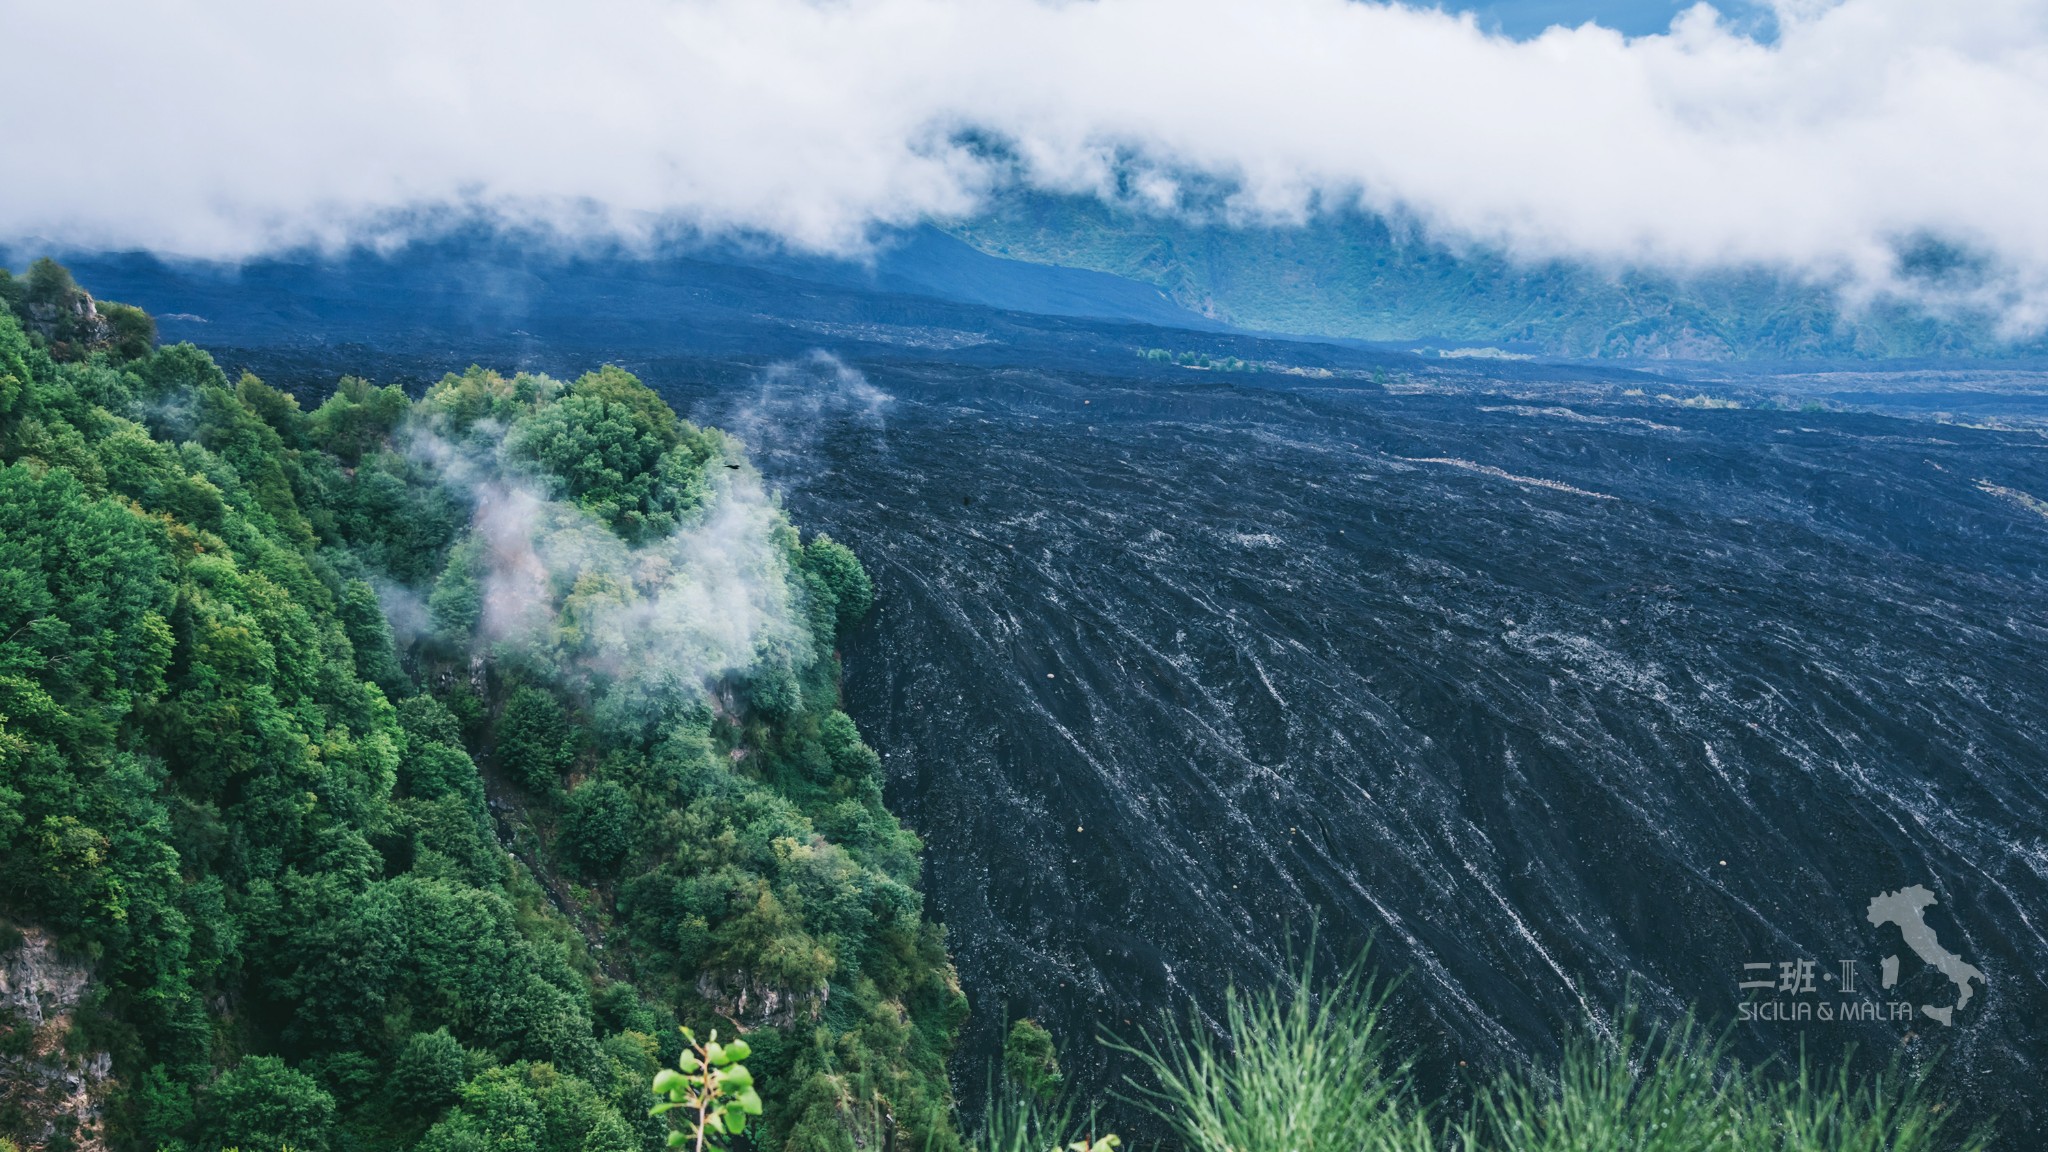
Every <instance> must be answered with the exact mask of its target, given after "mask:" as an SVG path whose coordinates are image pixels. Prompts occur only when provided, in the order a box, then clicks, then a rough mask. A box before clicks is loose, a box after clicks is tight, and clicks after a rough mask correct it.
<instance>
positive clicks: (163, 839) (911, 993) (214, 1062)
mask: <svg viewBox="0 0 2048 1152" xmlns="http://www.w3.org/2000/svg"><path fill="white" fill-rule="evenodd" d="M0 289H4V291H0V295H4V297H5V301H4V302H5V303H6V305H7V307H6V308H5V309H0V874H4V875H6V876H7V877H8V881H9V882H8V883H7V884H6V885H5V887H4V889H0V917H5V918H6V919H9V920H13V921H16V922H19V923H23V924H35V925H39V926H42V927H44V928H47V929H49V930H51V931H53V932H55V933H58V934H59V935H60V937H61V939H62V940H63V942H64V943H65V945H66V946H67V947H69V948H72V949H75V950H78V951H80V952H81V953H83V954H86V955H89V956H90V957H92V958H93V966H94V973H95V980H96V985H97V986H98V987H99V988H100V989H101V994H100V995H99V996H98V997H97V999H96V1000H95V1001H94V1005H95V1006H94V1007H93V1008H92V1009H91V1013H90V1019H88V1020H86V1021H84V1022H83V1025H82V1026H83V1027H84V1029H85V1034H86V1035H88V1036H89V1037H90V1038H91V1043H93V1044H94V1045H97V1046H99V1047H102V1048H105V1049H107V1050H109V1051H111V1053H112V1055H113V1058H114V1070H115V1075H116V1077H117V1083H118V1084H119V1085H120V1086H121V1090H120V1093H119V1096H118V1097H117V1098H116V1099H115V1100H114V1101H112V1103H111V1108H110V1120H111V1124H112V1133H113V1138H114V1140H115V1142H116V1144H117V1145H118V1146H120V1147H123V1148H129V1147H133V1148H144V1147H150V1148H164V1149H170V1150H173V1152H180V1150H188V1152H210V1150H211V1149H213V1148H217V1147H220V1146H224V1145H239V1146H240V1147H241V1148H243V1149H245V1150H251V1149H257V1148H273V1149H274V1148H276V1147H278V1146H279V1145H281V1144H283V1143H287V1142H288V1143H289V1144H290V1145H291V1146H292V1147H294V1148H298V1149H306V1150H309V1152H342V1150H344V1149H346V1150H349V1152H356V1150H364V1152H373V1150H381V1149H398V1148H404V1147H412V1146H420V1147H431V1148H433V1149H436V1150H442V1149H447V1150H454V1149H460V1150H462V1152H470V1150H472V1149H478V1150H480V1149H483V1148H486V1147H489V1148H493V1149H507V1150H513V1149H519V1150H523V1149H529V1148H530V1149H533V1150H535V1152H557V1150H560V1152H614V1150H616V1152H628V1150H631V1149H637V1148H650V1149H651V1148H653V1147H658V1146H659V1140H660V1136H661V1130H660V1129H659V1127H658V1126H657V1125H655V1124H654V1123H653V1122H652V1121H650V1120H649V1119H648V1118H647V1116H646V1114H645V1106H646V1104H647V1102H648V1097H647V1083H648V1077H649V1076H650V1075H651V1073H652V1071H653V1069H654V1068H655V1067H656V1065H657V1062H658V1061H660V1060H662V1059H664V1058H669V1059H672V1058H673V1057H674V1056H675V1054H676V1052H677V1051H678V1048H677V1045H678V1044H679V1039H678V1037H677V1034H676V1031H675V1029H676V1026H677V1024H678V1023H691V1024H693V1025H696V1026H698V1027H700V1028H708V1027H710V1026H715V1025H716V1026H724V1027H727V1028H731V1027H733V1026H734V1025H735V1024H737V1025H739V1026H741V1027H743V1028H745V1029H746V1030H747V1033H748V1035H749V1038H750V1039H751V1040H755V1041H756V1043H755V1044H754V1047H755V1049H756V1052H757V1053H758V1055H757V1056H756V1057H755V1059H754V1061H753V1063H754V1065H755V1067H756V1068H757V1070H758V1071H759V1072H760V1073H761V1074H762V1079H763V1083H764V1084H765V1085H767V1086H769V1088H770V1091H769V1092H768V1097H769V1099H768V1109H767V1115H766V1116H765V1117H764V1119H765V1121H766V1127H765V1129H764V1130H763V1131H762V1132H761V1135H760V1137H759V1140H758V1141H757V1144H756V1146H757V1147H758V1146H762V1143H761V1142H765V1143H767V1144H776V1145H782V1146H787V1147H791V1148H802V1149H820V1150H823V1149H833V1150H838V1152H851V1149H853V1148H854V1147H855V1146H856V1144H857V1143H859V1144H861V1145H863V1146H864V1145H865V1144H866V1142H867V1141H868V1140H870V1139H875V1138H881V1137H886V1138H888V1139H892V1140H899V1139H908V1140H914V1141H915V1142H916V1146H917V1147H920V1148H933V1149H938V1150H941V1152H942V1150H943V1149H946V1148H949V1147H955V1146H957V1137H956V1136H955V1135H954V1129H953V1126H952V1121H951V1119H950V1104H951V1100H950V1093H949V1090H948V1088H947V1083H946V1079H945V1070H944V1060H945V1057H946V1053H947V1051H948V1049H949V1048H950V1045H951V1043H952V1038H953V1036H954V1034H955V1032H956V1030H957V1028H958V1025H959V1023H960V1021H961V1019H962V1017H963V1015H964V1013H965V1002H964V1000H963V999H962V997H961V995H960V992H959V989H958V986H957V983H956V981H955V980H954V978H953V976H952V972H951V968H950V965H949V964H948V962H947V959H946V955H945V949H944V944H943V940H942V938H941V936H940V933H939V931H938V930H937V929H936V927H935V926H933V925H932V924H931V923H930V922H928V921H927V920H925V919H924V918H923V915H922V901H921V898H920V896H919V893H918V892H917V890H916V884H917V860H918V853H919V845H918V842H917V840H916V838H915V837H914V836H912V835H911V834H910V833H909V832H908V831H906V830H904V829H903V828H902V827H901V826H900V825H899V824H898V823H897V822H896V820H895V819H894V817H892V816H891V815H890V814H889V813H888V811H887V810H886V809H885V808H884V807H883V804H882V798H881V773H880V763H879V761H878V760H877V758H876V757H875V754H874V753H873V751H871V750H870V749H869V748H867V746H866V745H865V744H864V743H862V741H861V739H860V735H859V733H858V732H857V731H856V729H855V728H854V725H853V723H852V722H851V720H850V719H848V718H847V717H846V715H845V714H844V713H842V712H840V711H839V710H838V709H837V707H836V701H837V699H838V691H837V679H838V668H837V662H836V658H835V657H834V656H833V650H834V646H835V645H834V641H835V637H836V636H837V635H838V634H839V632H841V631H842V630H844V629H846V628H849V627H852V626H854V625H855V624H856V622H857V621H858V620H859V619H860V617H861V616H862V614H863V613H864V612H865V611H866V610H867V608H868V606H869V604H870V603H871V601H872V597H873V590H872V588H871V586H870V585H869V583H868V581H867V577H866V575H865V574H864V573H863V572H861V570H860V565H859V562H858V561H857V560H856V559H855V558H854V556H853V554H852V553H851V552H850V551H848V550H847V549H846V548H844V547H843V546H841V545H839V544H836V543H833V542H832V541H830V540H828V539H826V538H824V537H817V538H815V539H813V540H811V541H810V542H808V543H804V542H802V541H801V539H800V538H799V536H798V535H797V533H796V532H795V531H794V530H793V529H790V528H789V527H788V526H787V525H786V523H780V522H779V521H778V524H779V526H778V527H775V528H774V529H773V531H771V532H770V533H769V534H768V536H767V537H766V539H767V540H768V542H769V543H768V545H767V546H768V547H770V548H772V549H773V550H775V555H776V556H777V557H778V559H777V564H776V565H775V566H773V567H771V568H769V569H764V571H776V572H782V573H785V574H786V575H785V577H784V578H786V579H787V581H788V584H789V587H788V590H787V593H788V600H789V603H791V604H792V605H794V606H795V611H796V612H797V613H798V614H799V615H800V616H801V617H802V620H801V624H802V625H803V626H805V627H807V628H808V630H809V632H810V642H809V643H807V644H805V645H801V646H796V647H792V648H789V649H788V651H787V652H785V653H784V654H783V655H782V656H780V657H778V658H777V660H778V661H779V662H775V663H772V666H770V665H764V668H765V669H766V671H760V672H750V671H748V670H741V671H740V672H737V673H735V674H734V675H733V676H732V677H731V678H730V679H729V680H728V681H727V682H723V683H710V684H701V685H694V686H692V685H677V686H675V690H676V691H677V692H678V693H680V695H679V696H678V697H677V699H676V701H674V704H673V707H670V708H668V709H666V710H664V711H663V712H662V713H661V716H663V717H665V719H663V720H662V721H661V722H660V723H659V724H639V725H623V724H616V723H607V722H603V721H601V719H600V717H601V716H603V715H604V710H605V707H606V702H605V698H604V696H603V692H604V687H603V683H604V682H603V679H602V678H601V677H599V678H592V677H587V676H586V677H584V678H582V679H575V678H564V677H561V676H558V675H556V674H555V673H556V672H558V671H559V668H558V667H556V666H554V665H551V664H550V663H549V661H548V660H547V659H544V658H541V657H540V656H537V655H533V654H528V653H522V652H521V651H519V650H518V649H517V647H516V646H514V645H511V644H509V643H508V642H505V641H503V639H502V638H493V637H491V636H487V635H485V634H484V633H483V632H481V631H480V629H481V628H482V627H483V624H484V621H485V615H486V613H485V608H486V605H487V603H488V602H489V599H488V598H489V596H490V595H491V593H492V589H493V587H494V585H493V583H492V581H493V570H492V567H491V565H492V564H493V563H494V562H495V561H494V560H493V553H492V552H491V549H490V547H489V546H488V544H487V543H486V542H485V541H484V540H483V539H481V538H480V537H479V535H478V534H477V533H476V532H474V531H472V522H473V519H474V517H475V514H476V511H477V501H478V499H479V496H478V490H477V488H476V487H475V486H474V485H473V484H470V483H468V482H467V481H466V480H465V479H464V472H463V468H464V466H465V462H472V463H473V462H476V461H483V462H486V463H488V464H489V465H490V466H491V467H503V468H511V469H518V470H520V471H519V473H518V474H519V475H521V476H526V477H529V478H531V479H532V481H533V482H534V483H536V484H538V485H539V486H540V487H541V488H542V489H543V490H544V493H545V494H546V495H547V496H550V497H552V498H554V499H557V500H560V501H563V502H565V504H566V505H570V506H573V507H575V508H577V509H580V510H581V513H582V514H584V515H587V517H589V518H590V519H591V520H592V521H594V522H595V523H597V524H599V525H602V528H601V529H600V531H603V532H608V533H610V534H611V535H612V537H613V543H612V544H611V545H609V547H613V548H624V549H628V550H629V551H630V550H631V549H633V548H635V547H638V546H650V547H651V546H653V545H655V544H658V543H660V542H662V541H664V540H667V539H668V538H669V537H670V535H671V534H672V533H675V532H678V531H680V530H683V529H685V528H687V527H688V526H689V525H690V524H691V523H693V520H692V518H693V517H700V516H703V515H705V514H706V510H707V508H709V507H710V506H711V505H712V504H713V502H714V500H715V492H716V485H715V484H714V483H712V481H711V480H710V479H708V478H707V473H708V472H709V470H710V469H712V468H721V467H722V465H723V463H724V462H725V461H726V460H727V459H728V458H733V457H736V454H737V451H738V450H737V448H736V446H735V445H733V444H732V443H731V442H730V441H728V440H727V439H726V438H725V437H724V436H723V435H721V434H719V433H718V432H716V431H714V430H700V429H697V428H694V427H692V426H690V425H689V424H687V423H685V422H683V421H681V420H679V419H677V418H676V416H675V415H674V413H673V412H671V411H670V410H669V409H668V407H667V406H666V405H665V404H663V403H662V401H661V400H660V398H659V397H658V396H656V395H655V394H654V393H653V392H652V391H650V390H648V389H647V388H645V387H644V386H642V385H641V384H640V383H639V382H638V381H637V380H635V379H633V377H632V376H630V375H628V374H627V373H625V372H623V371H620V370H618V369H616V368H605V369H603V370H600V371H598V372H593V373H591V374H589V375H586V376H584V377H583V378H582V379H580V380H578V381H576V382H575V383H574V384H572V385H569V386H566V387H565V386H563V385H562V384H560V383H558V382H556V381H553V380H551V379H548V378H546V377H541V376H528V375H520V376H514V377H511V378H507V377H504V376H501V375H499V374H497V373H493V372H489V371H487V370H484V369H480V368H472V369H470V370H469V371H467V372H465V373H463V374H461V375H451V376H449V377H448V378H447V379H445V380H443V381H442V382H441V383H439V384H437V385H435V386H434V387H433V388H432V389H431V390H430V391H429V392H428V394H427V395H426V397H424V398H423V399H422V400H420V401H418V402H413V401H411V400H408V399H407V397H406V396H405V395H404V394H403V393H402V392H400V391H399V390H398V389H396V388H378V387H374V386H372V385H370V384H368V383H366V382H364V381H361V380H356V379H353V378H351V379H345V380H343V381H342V382H341V384H340V386H339V387H338V388H337V390H336V391H335V393H334V394H333V395H331V396H329V397H326V398H322V399H321V402H320V403H318V404H317V405H311V406H310V410H308V406H302V405H301V404H300V403H299V401H298V400H297V399H296V398H294V397H292V396H290V395H288V394H285V393H283V392H280V391H278V390H276V389H273V388H271V387H269V386H268V385H265V384H264V383H262V382H261V381H259V380H256V379H255V378H253V377H248V376H245V377H243V378H242V379H240V380H238V381H230V380H229V379H228V378H227V377H226V376H225V375H224V374H222V373H221V372H220V370H219V369H218V368H217V367H216V366H215V364H214V363H213V362H212V360H211V359H210V358H209V357H208V356H207V355H206V354H205V353H204V352H201V351H199V350H197V349H195V348H192V347H190V346H186V345H180V346H177V347H171V348H163V349H156V348H152V347H150V342H149V340H148V339H147V338H146V337H145V338H143V339H141V340H140V341H139V343H138V342H137V341H136V340H132V339H126V338H119V334H120V333H121V332H123V331H128V329H123V328H122V327H121V324H120V323H110V324H109V325H108V327H107V330H106V332H105V333H104V334H100V335H95V334H94V333H96V332H97V331H98V330H97V329H95V330H94V332H89V333H86V335H85V336H84V337H80V336H79V331H80V330H78V329H76V328H75V326H74V328H61V326H60V327H59V328H52V329H51V330H50V332H48V333H41V332H39V333H37V334H33V335H32V334H31V332H29V331H27V330H25V328H24V325H23V323H22V322H21V320H20V319H19V316H20V315H23V314H27V313H25V310H28V309H30V308H31V307H32V306H33V307H40V306H41V304H42V303H46V302H48V301H49V300H59V301H60V302H65V304H66V307H73V314H78V315H82V313H78V312H77V309H76V308H75V307H74V306H75V305H76V304H77V303H78V302H79V301H80V300H82V299H85V297H84V294H83V292H82V291H80V290H79V289H78V288H77V287H76V285H73V284H71V283H70V281H69V277H68V274H63V273H62V269H61V268H57V267H56V266H55V265H48V266H43V265H38V267H37V268H36V269H35V270H34V271H32V272H31V273H30V275H29V276H28V277H27V278H26V280H25V281H17V280H13V279H11V278H9V279H6V280H4V281H0ZM99 311H100V313H101V314H102V319H103V320H104V319H105V317H106V315H107V314H108V309H107V307H105V306H102V307H101V308H100V309H99ZM40 314H41V313H35V315H40ZM116 315H118V314H116ZM144 319H145V320H146V319H147V318H146V317H144ZM130 329H133V331H141V330H140V329H135V328H133V326H132V325H131V326H130ZM66 333H69V335H66ZM131 335H132V332H131ZM775 515H776V516H777V517H779V515H780V513H779V512H778V513H775ZM672 552H673V548H671V553H672ZM664 555H665V556H668V557H669V558H668V560H666V561H665V562H674V557H673V556H672V555H670V554H668V553H664ZM685 559H687V557H685ZM557 575H558V576H559V579H560V580H561V581H563V582H564V583H563V586H562V587H561V588H559V589H556V590H555V592H553V593H550V594H551V595H556V596H557V599H558V601H559V602H560V603H564V604H566V603H568V602H569V600H570V599H573V596H574V595H584V596H589V595H592V594H593V593H591V591H590V590H589V589H588V588H587V587H585V585H587V584H588V580H581V581H579V580H578V578H577V577H576V573H575V572H573V571H571V572H567V573H561V574H557ZM579 590H580V591H579ZM791 653H794V655H791ZM7 1027H8V1023H7V1022H5V1021H0V1030H4V1029H6V1028H7ZM778 1089H780V1091H778ZM6 1122H7V1121H5V1119H4V1118H0V1124H4V1123H6ZM878 1125H887V1126H888V1127H889V1128H891V1129H892V1130H893V1131H891V1132H886V1133H885V1132H881V1131H877V1130H876V1128H877V1126H878ZM4 1134H5V1133H0V1135H4Z"/></svg>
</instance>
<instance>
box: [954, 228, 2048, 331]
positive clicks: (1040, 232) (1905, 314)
mask: <svg viewBox="0 0 2048 1152" xmlns="http://www.w3.org/2000/svg"><path fill="white" fill-rule="evenodd" d="M955 232H956V233H957V234H958V235H959V236H960V237H961V238H962V239H965V240H967V241H968V242H969V243H972V244H974V245H977V246H978V247H980V248H982V249H984V250H986V251H988V252H991V253H994V254H996V255H1001V256H1007V257H1010V258H1013V259H1020V260H1031V261H1041V262H1044V263H1048V264H1058V265H1064V266H1068V267H1074V268H1091V269H1096V270H1099V271H1102V272H1108V273H1113V274H1115V275H1118V276H1123V277H1128V278H1130V279H1133V280H1140V281H1144V282H1147V283H1150V284H1155V285H1157V286H1158V287H1159V288H1160V289H1161V290H1163V291H1164V292H1166V293H1167V295H1169V296H1170V297H1171V298H1172V299H1173V300H1175V301H1176V302H1178V303H1180V304H1182V305H1184V306H1185V307H1187V308H1190V309H1192V310H1194V311H1197V312H1200V313H1201V314H1202V315H1204V316H1208V317H1210V318H1211V319H1213V320H1217V321H1221V322H1224V323H1228V324H1231V325H1234V326H1237V327H1242V328H1250V329H1255V330H1260V331H1269V332H1286V333H1295V334H1303V335H1320V336H1339V337H1349V338H1353V339H1361V340H1377V341H1399V342H1420V343H1429V342H1436V343H1452V344H1500V345H1507V346H1513V347H1519V348H1522V349H1524V350H1527V351H1533V352H1542V353H1547V354H1550V355H1558V356H1574V357H1632V358H1651V359H1677V360H1724V359H1766V360H1777V359H1797V358H1809V357H1822V358H1831V359H1843V358H1856V359H1863V358H1872V359H1883V358H1916V357H1937V356H1957V355H1968V356H1979V355H2013V354H2019V353H2025V352H2027V351H2029V350H2028V349H2019V348H2013V347H2008V346H2004V345H2001V344H2000V343H1999V342H1998V341H1997V340H1996V339H1995V338H1994V337H1993V336H1992V334H1991V332H1990V331H1989V329H1988V326H1987V325H1986V324H1984V323H1982V322H1962V323H1952V324H1942V323H1937V322H1935V321H1933V320H1931V319H1929V318H1927V317H1926V316H1924V315H1921V314H1919V313H1918V312H1917V311H1915V310H1912V309H1909V308H1906V307H1903V306H1899V305H1892V306H1883V307H1877V308H1873V309H1871V310H1869V311H1867V312H1865V313H1862V314H1860V315H1851V314H1848V313H1846V312H1845V311H1844V310H1843V308H1842V307H1841V306H1840V305H1839V304H1838V302H1837V301H1836V299H1835V297H1834V295H1833V294H1832V293H1831V292H1830V291H1829V290H1828V289H1827V288H1826V287H1824V286H1821V285H1815V284H1804V283H1799V282H1796V281H1793V280H1789V279H1787V278H1785V277H1782V276H1777V275H1772V274H1770V273H1766V272H1761V271H1750V272H1729V273H1722V274H1717V275H1715V276H1711V277H1701V278H1697V279H1691V280H1684V281H1681V280H1677V279H1673V278H1671V277H1669V276H1664V275H1658V274H1651V273H1643V272H1627V273H1621V274H1614V275H1610V274H1608V273H1606V272H1604V271H1601V270H1597V269H1593V268H1589V267H1586V266H1583V265H1575V264H1569V263H1563V262H1552V263H1545V264H1534V265H1529V264H1518V263H1515V262H1513V261H1510V260H1508V259H1507V258H1505V257H1504V256H1502V255H1500V254H1498V253H1494V252H1489V251H1486V250H1470V251H1462V252H1461V251H1456V250H1453V249H1451V248H1449V247H1446V246H1444V245H1442V244H1440V243H1435V242H1432V241H1429V240H1426V239H1423V238H1420V237H1419V236H1417V235H1415V234H1413V233H1411V232H1410V231H1408V230H1406V229H1404V228H1402V227H1401V226H1399V225H1390V224H1389V222H1388V221H1386V220H1384V219H1381V218H1378V217H1372V216H1366V215H1362V214H1358V213H1347V214H1326V215H1320V216H1317V217H1315V218H1314V219H1312V220H1311V221H1310V222H1309V223H1308V224H1306V225H1304V226H1300V227H1294V226H1288V227H1235V228H1233V227H1225V226H1221V225H1207V224H1203V223H1201V222H1199V221H1195V220H1188V219H1181V218H1176V217H1169V216H1160V215H1151V214H1141V213H1138V212H1134V211H1130V210H1128V209H1123V208H1119V207H1116V206H1112V205H1109V204H1106V203H1104V202H1103V201H1101V200H1097V199H1094V198H1090V197H1061V196H1051V195H1043V194H1037V193H1013V194H1010V195H1006V196H1003V197H1000V198H998V199H996V200H995V201H993V202H992V203H991V206H990V208H989V210H988V211H987V212H985V213H983V214H982V215H981V216H978V217H976V218H975V219H973V220H970V221H967V222H964V223H962V224H960V225H958V226H957V227H956V228H955ZM2039 350H2040V348H2039V346H2038V342H2037V345H2036V346H2035V347H2034V348H2033V349H2031V351H2033V352H2036V353H2038V352H2039Z"/></svg>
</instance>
